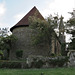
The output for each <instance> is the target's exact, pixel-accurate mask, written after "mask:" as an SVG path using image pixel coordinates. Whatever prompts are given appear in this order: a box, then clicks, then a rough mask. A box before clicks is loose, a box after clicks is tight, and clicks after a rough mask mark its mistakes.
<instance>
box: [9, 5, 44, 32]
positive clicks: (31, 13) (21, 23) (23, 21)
mask: <svg viewBox="0 0 75 75" xmlns="http://www.w3.org/2000/svg"><path fill="white" fill-rule="evenodd" d="M35 13H37V18H40V19H42V20H44V18H43V16H42V15H41V14H40V12H39V11H38V9H37V8H36V7H35V6H34V7H33V8H32V9H31V10H30V11H29V12H28V13H27V14H26V15H25V16H24V17H23V18H22V19H21V20H20V21H19V22H18V23H17V24H16V25H14V26H13V27H12V28H11V29H10V30H11V31H12V30H13V29H14V28H16V27H20V26H29V22H28V18H29V16H34V15H35Z"/></svg>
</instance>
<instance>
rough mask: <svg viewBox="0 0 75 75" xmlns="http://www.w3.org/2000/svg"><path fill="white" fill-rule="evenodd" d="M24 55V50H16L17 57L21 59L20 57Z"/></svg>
mask: <svg viewBox="0 0 75 75" xmlns="http://www.w3.org/2000/svg"><path fill="white" fill-rule="evenodd" d="M22 56H23V50H17V51H16V57H17V58H18V59H20V58H22Z"/></svg>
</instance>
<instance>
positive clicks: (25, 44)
mask: <svg viewBox="0 0 75 75" xmlns="http://www.w3.org/2000/svg"><path fill="white" fill-rule="evenodd" d="M36 12H37V13H38V14H37V18H40V19H41V20H45V19H44V17H43V16H42V15H41V14H40V12H39V10H38V9H37V8H36V7H35V6H34V7H33V8H32V9H31V10H30V11H29V12H28V13H27V14H26V15H25V16H24V17H23V18H22V19H21V20H20V21H19V22H18V23H17V24H16V25H14V26H13V27H11V29H10V30H11V32H12V34H13V35H15V36H16V37H17V40H16V41H15V43H14V44H12V49H11V51H10V59H11V60H15V59H17V58H16V57H17V55H16V54H17V52H19V51H20V50H21V51H23V55H22V57H21V58H23V59H26V58H27V57H28V56H29V55H39V56H49V55H50V54H49V52H51V53H53V54H57V55H59V54H61V42H60V40H59V38H58V36H57V35H56V37H55V38H54V39H53V40H52V49H51V50H50V49H49V47H48V45H47V44H44V45H42V46H36V47H35V46H33V45H32V41H31V34H32V32H31V29H30V27H29V26H30V25H29V21H28V18H29V17H30V16H35V13H36Z"/></svg>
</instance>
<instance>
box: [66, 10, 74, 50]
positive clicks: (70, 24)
mask: <svg viewBox="0 0 75 75" xmlns="http://www.w3.org/2000/svg"><path fill="white" fill-rule="evenodd" d="M71 15H72V17H71V18H70V19H69V20H68V21H67V33H69V34H71V35H72V37H71V42H70V43H69V49H73V50H74V49H75V11H73V12H72V13H71Z"/></svg>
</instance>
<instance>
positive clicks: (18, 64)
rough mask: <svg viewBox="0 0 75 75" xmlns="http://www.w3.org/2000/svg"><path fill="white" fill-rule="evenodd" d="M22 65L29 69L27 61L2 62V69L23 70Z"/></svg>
mask: <svg viewBox="0 0 75 75" xmlns="http://www.w3.org/2000/svg"><path fill="white" fill-rule="evenodd" d="M22 63H24V64H23V67H24V68H27V67H28V66H27V64H26V62H25V61H4V60H2V61H0V68H23V67H22Z"/></svg>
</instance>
